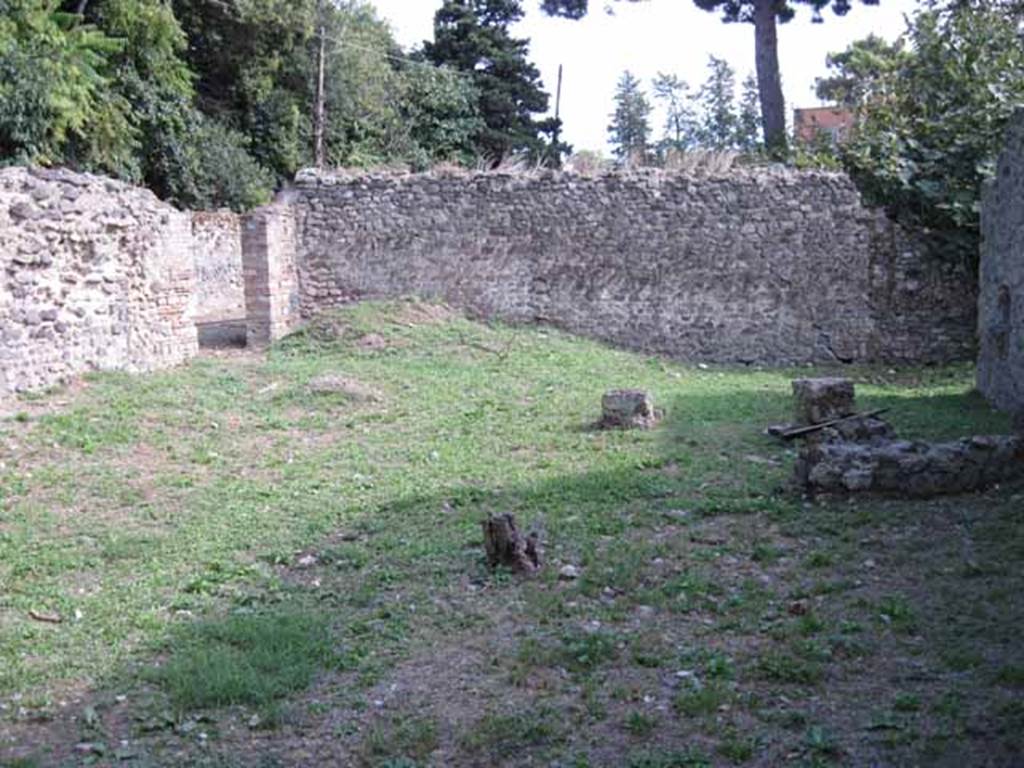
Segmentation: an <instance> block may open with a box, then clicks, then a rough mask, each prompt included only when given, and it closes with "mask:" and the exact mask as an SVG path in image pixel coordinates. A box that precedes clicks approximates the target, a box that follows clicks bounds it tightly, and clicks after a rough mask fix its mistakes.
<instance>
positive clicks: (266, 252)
mask: <svg viewBox="0 0 1024 768" xmlns="http://www.w3.org/2000/svg"><path fill="white" fill-rule="evenodd" d="M295 247H296V243H295V215H294V212H293V211H292V209H291V207H290V206H287V205H269V206H266V207H264V208H259V209H257V210H255V211H253V212H252V213H250V214H248V215H247V216H246V217H245V219H244V221H243V222H242V273H243V277H244V280H245V318H246V340H247V342H248V344H249V346H266V345H267V344H270V343H271V342H272V341H276V340H277V339H280V338H281V337H282V336H284V335H286V334H287V333H289V332H290V331H291V330H293V329H294V328H295V326H296V325H297V324H298V322H299V292H298V278H297V275H296V271H295Z"/></svg>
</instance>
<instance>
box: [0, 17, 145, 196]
mask: <svg viewBox="0 0 1024 768" xmlns="http://www.w3.org/2000/svg"><path fill="white" fill-rule="evenodd" d="M122 47H123V41H120V40H117V39H115V38H112V37H110V36H108V35H106V34H105V33H104V32H103V31H102V30H100V29H98V28H97V27H95V26H94V25H91V24H83V23H81V19H80V18H79V17H78V16H76V15H74V14H70V13H66V12H64V11H62V10H61V8H60V4H59V3H58V2H56V0H42V1H40V0H0V74H2V77H0V162H19V163H44V164H46V163H56V162H64V163H65V164H68V165H73V166H77V167H80V168H82V169H84V170H100V171H107V172H110V173H115V174H119V175H124V176H126V177H136V176H137V175H138V168H137V165H136V164H135V162H134V154H133V152H134V148H135V145H136V140H137V131H136V129H135V126H134V125H133V124H132V121H131V106H130V104H129V103H128V102H127V101H126V100H125V99H124V98H123V97H122V96H121V95H120V94H118V93H117V92H116V91H115V90H114V89H113V88H112V83H113V81H114V77H115V67H114V57H115V55H116V54H117V53H118V52H119V51H120V50H121V49H122Z"/></svg>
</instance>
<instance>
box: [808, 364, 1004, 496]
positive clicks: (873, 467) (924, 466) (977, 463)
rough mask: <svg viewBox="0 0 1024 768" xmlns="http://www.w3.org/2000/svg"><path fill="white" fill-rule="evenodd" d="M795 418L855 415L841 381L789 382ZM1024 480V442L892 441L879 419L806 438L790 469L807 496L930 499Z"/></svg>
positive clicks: (987, 438) (846, 382) (850, 389)
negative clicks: (890, 495)
mask: <svg viewBox="0 0 1024 768" xmlns="http://www.w3.org/2000/svg"><path fill="white" fill-rule="evenodd" d="M793 391H794V393H795V395H796V400H797V413H798V416H799V415H808V414H812V415H814V416H816V417H819V418H816V419H815V420H814V421H812V422H811V423H821V422H824V421H828V420H829V419H831V418H835V417H836V416H842V415H845V413H843V412H844V411H845V412H852V411H854V410H855V402H854V388H853V383H852V382H850V381H849V380H846V379H802V380H798V381H794V382H793ZM1019 477H1024V437H1022V436H1019V435H1018V436H1008V435H999V436H985V437H967V438H964V439H962V440H957V441H955V442H950V443H924V442H915V441H908V440H898V439H896V438H895V435H894V433H893V430H892V427H891V426H890V425H889V424H888V423H887V422H886V421H884V420H882V419H878V418H855V419H851V420H849V421H844V422H842V423H840V424H836V425H835V426H832V427H828V428H826V429H823V430H821V431H820V432H817V433H814V434H812V435H810V436H809V437H808V439H807V442H806V444H805V446H804V447H803V449H802V450H801V451H800V453H799V455H798V457H797V461H796V465H795V467H794V481H795V484H796V485H797V487H799V488H802V489H804V490H805V491H807V492H809V493H811V494H847V493H859V492H869V493H878V494H893V495H899V496H908V497H921V498H927V497H931V496H939V495H945V494H955V493H966V492H969V491H977V490H981V489H984V488H987V487H989V486H992V485H995V484H997V483H1001V482H1004V481H1008V480H1012V479H1015V478H1019Z"/></svg>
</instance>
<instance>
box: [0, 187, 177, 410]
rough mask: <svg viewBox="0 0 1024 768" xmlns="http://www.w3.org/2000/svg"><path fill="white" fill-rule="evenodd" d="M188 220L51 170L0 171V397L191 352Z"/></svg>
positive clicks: (146, 366)
mask: <svg viewBox="0 0 1024 768" xmlns="http://www.w3.org/2000/svg"><path fill="white" fill-rule="evenodd" d="M192 258H193V252H192V228H191V222H190V218H189V215H188V214H186V213H181V212H179V211H177V210H175V209H174V208H172V207H170V206H168V205H166V204H164V203H161V202H160V201H159V200H157V198H156V197H155V196H154V195H153V194H151V193H150V192H148V191H146V190H142V189H138V188H135V187H132V186H129V185H127V184H123V183H120V182H116V181H112V180H109V179H104V178H100V177H96V176H89V175H81V174H74V173H70V172H67V171H62V170H50V171H44V170H37V169H36V170H29V169H25V168H8V169H0V397H3V396H5V395H10V394H11V393H13V392H19V391H27V390H32V389H40V388H45V387H48V386H51V385H54V384H56V383H59V382H61V381H64V380H66V379H68V378H70V377H72V376H75V375H78V374H81V373H83V372H86V371H90V370H98V369H117V370H128V371H147V370H152V369H155V368H161V367H165V366H169V365H174V364H176V363H180V362H182V361H184V360H186V359H187V358H189V357H191V356H192V355H194V354H195V353H196V351H197V341H196V329H195V325H194V322H193V312H194V308H193V294H194V288H195V281H194V267H193V263H192Z"/></svg>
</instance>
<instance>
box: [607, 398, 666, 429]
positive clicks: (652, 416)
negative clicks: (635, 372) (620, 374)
mask: <svg viewBox="0 0 1024 768" xmlns="http://www.w3.org/2000/svg"><path fill="white" fill-rule="evenodd" d="M657 421H658V414H657V412H656V411H655V410H654V400H653V399H652V398H651V395H650V393H648V392H645V391H644V390H642V389H613V390H610V391H608V392H605V393H604V396H603V397H602V398H601V422H600V425H601V427H602V428H604V429H649V428H650V427H653V426H654V425H655V424H656V423H657Z"/></svg>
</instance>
